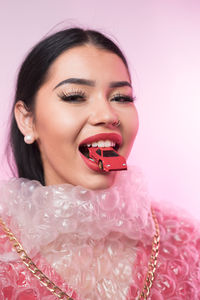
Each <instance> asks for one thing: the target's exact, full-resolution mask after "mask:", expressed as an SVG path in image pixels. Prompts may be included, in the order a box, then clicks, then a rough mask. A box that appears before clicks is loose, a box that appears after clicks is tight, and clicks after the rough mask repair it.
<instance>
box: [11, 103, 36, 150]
mask: <svg viewBox="0 0 200 300" xmlns="http://www.w3.org/2000/svg"><path fill="white" fill-rule="evenodd" d="M14 114H15V119H16V122H17V126H18V128H19V130H20V131H21V133H22V134H23V135H24V137H28V139H27V141H26V140H25V142H27V143H29V144H31V143H33V142H34V140H35V139H36V136H35V132H34V120H33V113H32V112H30V111H28V110H27V108H26V106H25V103H24V102H23V101H21V100H19V101H18V102H17V103H16V104H15V109H14ZM25 139H26V138H25Z"/></svg>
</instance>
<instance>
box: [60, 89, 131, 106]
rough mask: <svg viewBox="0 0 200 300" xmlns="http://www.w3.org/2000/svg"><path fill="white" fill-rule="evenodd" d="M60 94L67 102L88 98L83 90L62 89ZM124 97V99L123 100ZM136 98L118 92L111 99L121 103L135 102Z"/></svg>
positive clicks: (81, 100)
mask: <svg viewBox="0 0 200 300" xmlns="http://www.w3.org/2000/svg"><path fill="white" fill-rule="evenodd" d="M58 96H59V97H60V98H61V99H62V100H63V101H67V102H71V103H72V102H74V103H75V102H83V101H85V98H86V94H85V92H83V91H74V92H69V93H66V92H64V91H62V92H61V93H60V94H58ZM122 99H123V101H121V100H122ZM135 100H136V97H131V96H127V95H123V94H120V93H118V94H116V95H115V96H113V97H112V98H111V100H110V101H116V102H119V103H124V102H131V103H133V102H134V101H135Z"/></svg>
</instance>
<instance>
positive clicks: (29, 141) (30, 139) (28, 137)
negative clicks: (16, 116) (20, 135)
mask: <svg viewBox="0 0 200 300" xmlns="http://www.w3.org/2000/svg"><path fill="white" fill-rule="evenodd" d="M24 142H25V143H26V144H32V143H33V142H34V138H33V136H32V135H31V134H27V135H25V136H24Z"/></svg>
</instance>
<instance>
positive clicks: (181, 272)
mask: <svg viewBox="0 0 200 300" xmlns="http://www.w3.org/2000/svg"><path fill="white" fill-rule="evenodd" d="M154 209H155V213H156V215H157V219H158V223H159V228H160V251H159V258H158V267H157V273H156V280H155V285H157V288H158V287H159V289H161V290H162V295H163V296H164V299H170V297H177V298H172V299H188V300H190V299H200V231H199V226H198V223H197V222H195V221H194V220H192V219H191V217H189V216H187V215H186V214H185V213H184V212H183V211H180V210H178V209H172V208H170V207H167V206H163V207H162V206H158V205H156V206H154Z"/></svg>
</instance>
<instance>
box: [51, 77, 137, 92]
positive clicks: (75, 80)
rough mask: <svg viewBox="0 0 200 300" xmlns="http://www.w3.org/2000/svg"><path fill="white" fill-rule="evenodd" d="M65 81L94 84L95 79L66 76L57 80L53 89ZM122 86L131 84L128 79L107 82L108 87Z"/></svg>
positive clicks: (65, 82)
mask: <svg viewBox="0 0 200 300" xmlns="http://www.w3.org/2000/svg"><path fill="white" fill-rule="evenodd" d="M67 83H72V84H82V85H88V86H95V81H93V80H88V79H82V78H68V79H65V80H63V81H61V82H59V83H58V84H57V85H56V86H55V87H54V90H55V89H57V88H58V87H59V86H61V85H64V84H67ZM124 86H129V87H131V88H132V86H131V84H130V83H129V82H128V81H112V82H110V84H109V87H110V88H116V87H124Z"/></svg>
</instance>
